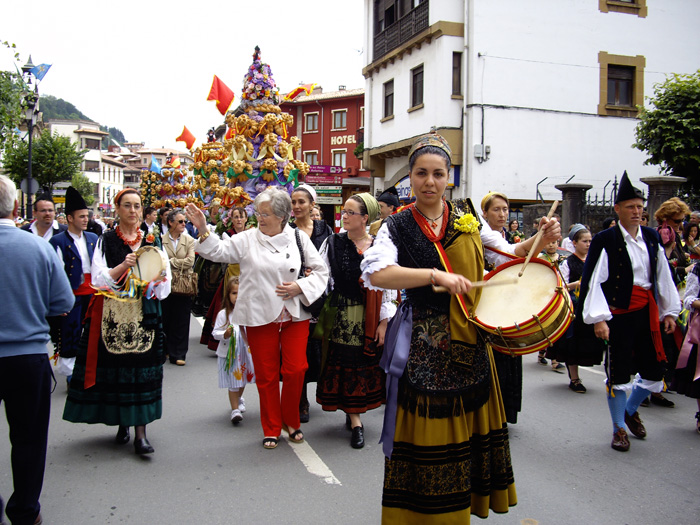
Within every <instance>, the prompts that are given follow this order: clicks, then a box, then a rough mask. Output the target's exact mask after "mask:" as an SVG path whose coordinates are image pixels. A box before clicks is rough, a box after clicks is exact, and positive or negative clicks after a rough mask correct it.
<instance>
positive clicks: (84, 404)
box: [63, 188, 171, 454]
mask: <svg viewBox="0 0 700 525" xmlns="http://www.w3.org/2000/svg"><path fill="white" fill-rule="evenodd" d="M114 205H115V210H116V213H117V215H118V216H119V226H117V227H116V228H115V229H114V230H108V231H106V232H105V233H104V235H103V236H102V238H101V239H100V241H99V242H98V245H97V247H96V248H95V254H94V257H93V262H92V284H93V286H94V287H95V288H97V289H98V292H97V293H96V294H95V299H94V300H93V301H92V303H91V304H90V307H89V310H88V314H87V317H86V321H85V327H84V330H83V335H82V338H81V341H80V347H79V349H78V355H77V358H76V364H75V370H74V372H73V378H72V380H71V383H70V387H69V390H68V399H67V400H66V406H65V409H64V411H63V418H64V419H65V420H67V421H71V422H74V423H103V424H105V425H116V426H118V427H119V430H118V432H117V436H116V438H115V440H116V442H117V443H119V444H125V443H128V441H129V439H130V435H129V427H132V426H133V427H135V433H136V435H135V440H134V448H135V452H136V453H137V454H151V453H153V451H154V450H153V447H152V446H151V444H150V443H149V442H148V439H147V438H146V425H147V424H148V423H151V422H152V421H155V420H156V419H160V417H161V413H162V401H161V391H162V384H163V330H162V319H161V317H162V316H161V307H160V300H161V299H164V298H165V297H167V296H168V294H169V293H170V281H171V272H170V265H169V264H168V259H167V257H166V256H165V254H164V252H163V251H162V250H161V248H160V243H159V241H158V240H157V239H156V238H155V237H154V236H153V235H152V234H144V232H143V231H142V230H141V229H140V228H139V225H140V224H141V211H142V210H141V198H140V196H139V193H138V191H136V190H135V189H133V188H126V189H124V190H122V191H120V192H119V193H118V194H117V195H116V196H115V198H114Z"/></svg>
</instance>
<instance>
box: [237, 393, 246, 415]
mask: <svg viewBox="0 0 700 525" xmlns="http://www.w3.org/2000/svg"><path fill="white" fill-rule="evenodd" d="M238 410H240V411H241V414H245V399H243V398H242V397H241V398H240V399H239V400H238Z"/></svg>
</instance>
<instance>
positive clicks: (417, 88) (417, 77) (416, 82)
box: [411, 64, 423, 108]
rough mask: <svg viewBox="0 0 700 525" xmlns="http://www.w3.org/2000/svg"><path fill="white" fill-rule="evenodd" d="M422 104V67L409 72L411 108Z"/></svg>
mask: <svg viewBox="0 0 700 525" xmlns="http://www.w3.org/2000/svg"><path fill="white" fill-rule="evenodd" d="M421 104H423V65H422V64H421V65H420V66H418V67H416V68H413V69H412V70H411V107H412V108H415V107H416V106H420V105H421Z"/></svg>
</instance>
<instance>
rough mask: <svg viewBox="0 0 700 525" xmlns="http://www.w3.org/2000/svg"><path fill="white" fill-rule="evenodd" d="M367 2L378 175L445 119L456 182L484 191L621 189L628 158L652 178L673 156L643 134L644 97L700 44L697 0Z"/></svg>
mask: <svg viewBox="0 0 700 525" xmlns="http://www.w3.org/2000/svg"><path fill="white" fill-rule="evenodd" d="M365 14H366V46H365V49H367V50H368V53H367V57H368V63H367V65H366V67H365V68H364V70H363V72H364V75H365V78H366V100H365V107H366V110H365V111H366V119H365V143H364V146H365V158H364V162H365V166H366V167H367V168H368V169H370V170H371V171H372V174H373V183H374V186H375V187H376V188H379V189H381V188H383V187H386V186H389V185H393V184H396V183H398V182H399V181H400V180H401V179H402V178H404V177H405V175H406V173H407V171H408V159H407V158H406V154H407V152H408V147H410V144H411V143H412V141H413V140H414V139H415V137H416V136H419V135H421V134H423V133H426V132H428V131H429V130H430V129H431V127H435V128H436V129H437V130H438V131H439V132H440V133H442V134H443V135H445V136H446V138H448V140H449V142H450V145H451V147H452V149H453V152H454V155H453V164H454V169H453V171H454V176H455V186H454V187H453V188H452V192H451V193H452V196H453V197H470V198H472V200H473V201H474V202H475V203H476V204H478V202H479V201H480V200H481V198H482V197H483V195H485V194H486V193H487V192H488V191H500V192H503V193H505V194H507V195H508V196H509V197H510V198H511V200H512V201H520V202H522V203H524V204H525V203H529V202H534V201H535V200H536V199H537V200H539V199H545V200H553V199H557V198H560V197H561V192H560V191H559V190H557V189H556V188H555V187H554V186H555V185H558V184H563V183H565V182H567V181H568V180H571V182H575V183H585V184H590V185H592V186H593V189H592V190H590V191H589V195H595V194H599V195H600V196H602V193H603V191H604V190H603V189H604V188H605V191H607V193H608V195H609V194H610V192H611V190H612V185H611V184H610V181H612V180H613V179H614V177H615V176H617V178H618V179H619V177H620V176H621V175H622V173H623V171H625V170H627V172H628V173H629V175H630V177H631V178H632V180H633V183H635V185H638V186H639V187H640V188H643V189H646V186H645V185H644V184H641V183H639V182H638V181H639V179H640V178H642V177H649V176H655V175H658V173H659V170H658V168H657V167H656V166H645V165H644V161H645V160H646V155H645V154H644V153H643V152H642V151H639V150H637V149H633V148H632V144H633V143H634V142H635V136H634V129H635V127H636V124H637V122H638V120H637V118H636V117H637V109H636V105H643V104H644V103H645V98H646V97H651V96H652V95H653V87H654V84H657V83H660V82H663V81H664V80H665V78H666V76H667V75H668V74H670V73H692V72H694V71H695V70H697V67H698V62H697V57H698V56H699V55H700V38H698V36H697V28H696V26H697V21H698V20H700V2H696V1H694V0H674V1H670V2H669V1H662V0H631V1H619V0H590V1H585V2H584V1H581V0H540V1H538V2H522V1H518V0H498V1H486V0H423V1H422V2H421V1H419V0H366V1H365ZM390 106H393V107H390ZM572 176H575V177H573V179H572ZM538 190H539V193H538Z"/></svg>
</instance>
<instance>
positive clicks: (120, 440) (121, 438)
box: [114, 425, 131, 445]
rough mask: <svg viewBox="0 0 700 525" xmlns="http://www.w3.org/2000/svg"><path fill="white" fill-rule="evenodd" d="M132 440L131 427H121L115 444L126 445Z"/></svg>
mask: <svg viewBox="0 0 700 525" xmlns="http://www.w3.org/2000/svg"><path fill="white" fill-rule="evenodd" d="M129 439H131V436H130V435H129V427H123V426H121V425H119V430H117V436H116V437H115V438H114V442H115V443H116V444H117V445H126V444H127V443H128V442H129Z"/></svg>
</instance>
